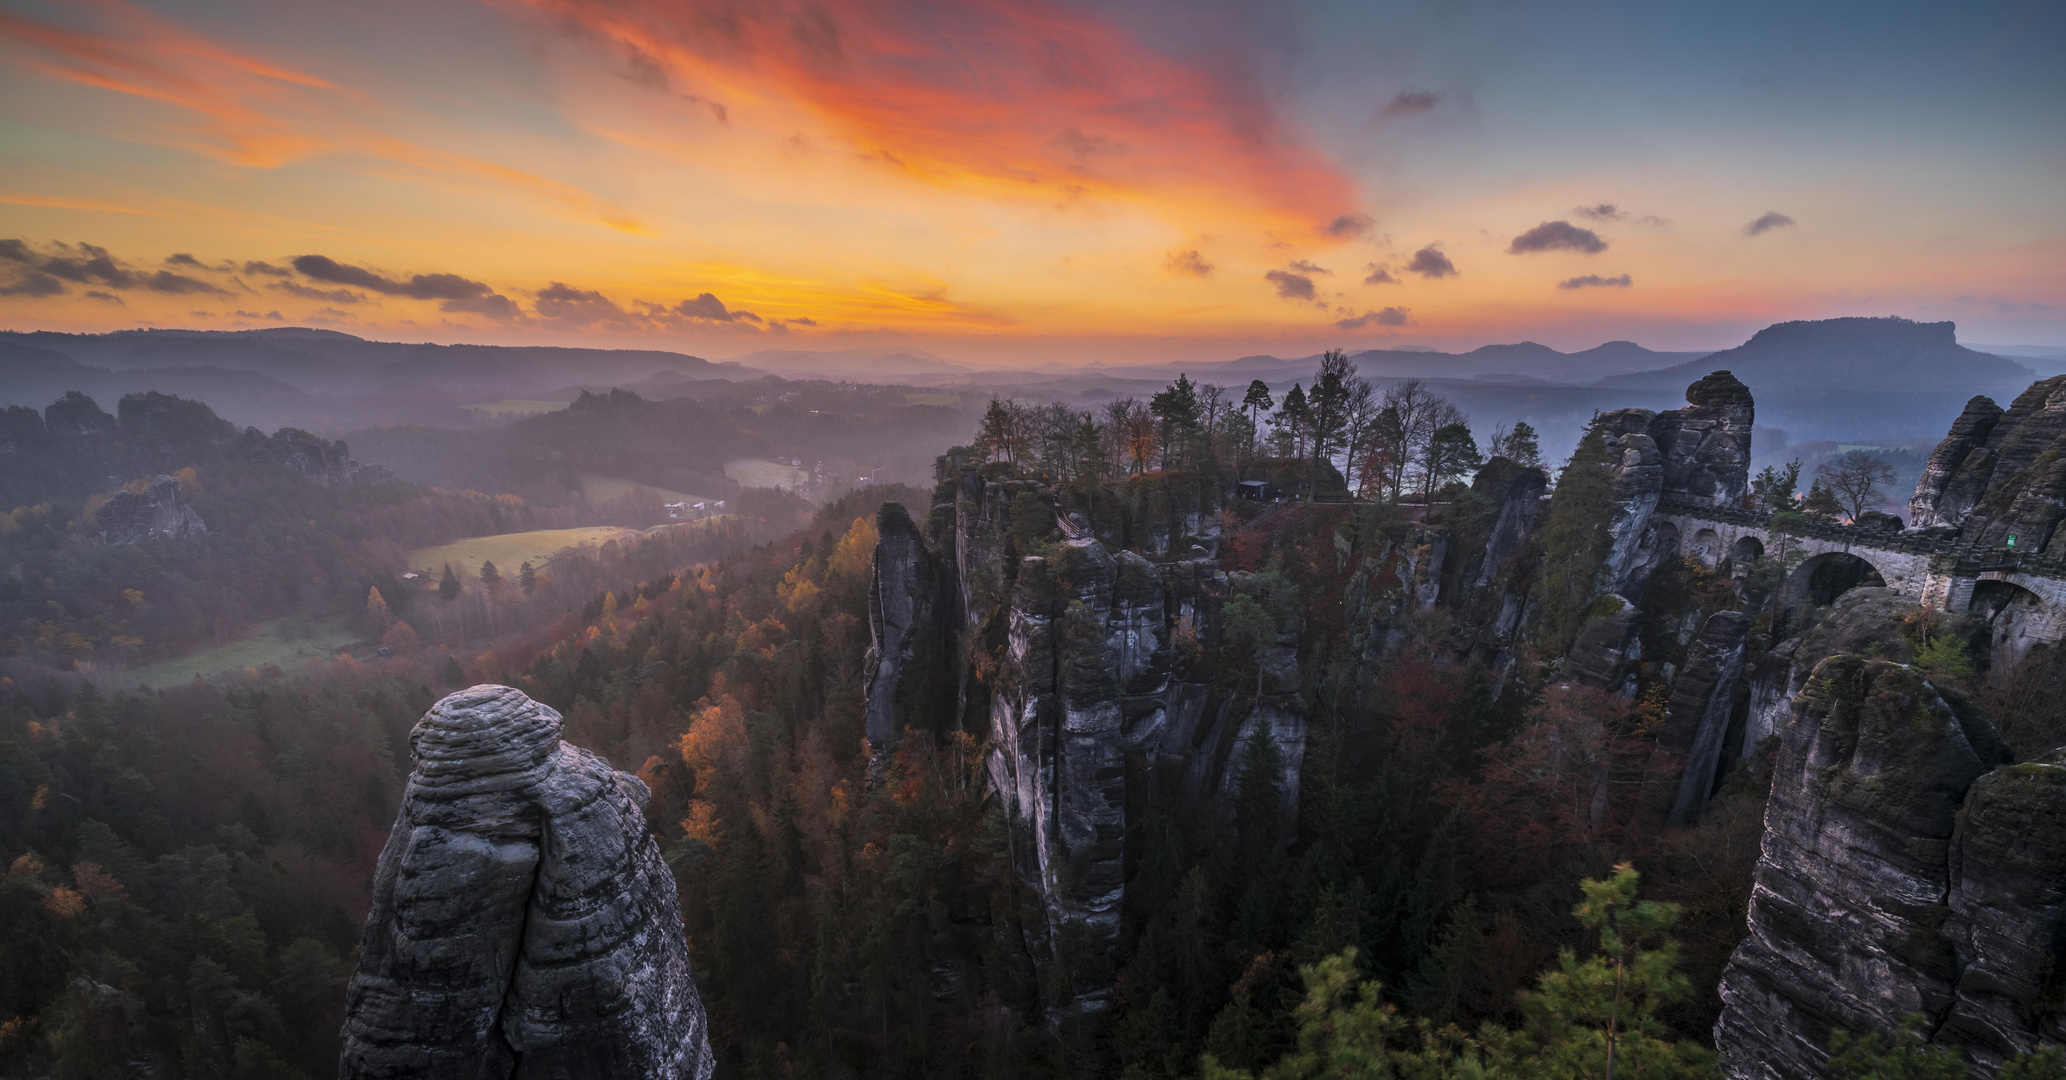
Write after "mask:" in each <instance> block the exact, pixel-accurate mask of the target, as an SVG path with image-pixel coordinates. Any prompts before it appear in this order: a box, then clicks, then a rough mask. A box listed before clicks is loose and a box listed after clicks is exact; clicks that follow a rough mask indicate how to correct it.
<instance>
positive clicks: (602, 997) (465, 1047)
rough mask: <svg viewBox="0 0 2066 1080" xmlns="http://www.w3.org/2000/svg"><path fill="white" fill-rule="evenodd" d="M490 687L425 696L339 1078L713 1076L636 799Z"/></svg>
mask: <svg viewBox="0 0 2066 1080" xmlns="http://www.w3.org/2000/svg"><path fill="white" fill-rule="evenodd" d="M560 728H561V721H560V715H559V714H558V713H557V712H554V711H553V710H551V709H549V708H547V707H545V706H544V705H541V704H539V703H538V702H535V701H532V700H531V699H530V698H528V697H526V696H524V694H523V693H522V692H520V691H517V690H514V689H511V688H509V687H506V686H493V685H482V686H475V687H471V688H469V689H466V690H461V691H459V692H458V693H455V694H451V695H449V696H447V697H446V698H445V699H444V700H442V701H440V702H438V703H437V704H436V705H434V706H432V707H431V710H430V711H429V712H428V713H425V714H424V716H423V719H422V720H420V721H418V722H417V724H416V728H415V730H414V731H412V732H411V733H410V736H409V746H410V749H411V751H412V752H413V753H414V755H415V759H416V769H415V771H414V772H413V773H411V774H410V777H409V785H408V788H407V790H406V792H405V793H404V795H403V800H402V809H401V812H400V814H399V815H397V817H396V820H395V826H394V830H393V832H391V833H390V834H389V835H388V839H387V846H386V848H385V849H383V850H382V851H381V853H380V862H379V866H378V869H377V870H376V872H375V877H374V883H373V906H372V910H371V912H370V913H369V914H368V915H367V917H366V929H365V935H364V938H363V940H362V942H361V944H360V947H359V963H358V971H357V972H356V973H355V974H354V975H353V976H352V980H351V985H350V987H349V989H348V990H347V991H346V995H345V1007H346V1018H345V1026H344V1033H343V1034H344V1054H343V1057H342V1059H341V1060H340V1062H339V1064H338V1076H339V1077H340V1078H341V1080H353V1078H359V1077H400V1076H409V1077H432V1078H450V1080H460V1078H465V1080H478V1078H482V1077H540V1078H544V1077H553V1078H559V1077H598V1078H619V1077H621V1078H624V1080H632V1078H635V1077H636V1078H644V1077H664V1078H669V1080H674V1078H687V1080H708V1078H709V1076H710V1075H711V1071H712V1068H713V1062H712V1058H711V1053H710V1043H709V1039H708V1036H707V1023H706V1020H705V1017H704V1013H703V1004H702V1001H701V999H700V998H699V997H698V995H697V993H696V984H695V981H694V979H693V978H691V976H690V972H689V955H688V944H687V940H686V939H685V937H684V936H683V931H682V921H681V905H680V899H679V897H678V895H677V893H676V890H675V883H674V877H673V875H672V874H671V873H670V872H669V870H668V868H667V864H666V863H665V862H664V861H663V860H662V859H661V857H660V849H659V846H658V845H657V844H656V843H655V842H654V840H653V836H652V834H651V833H650V832H648V831H647V828H646V823H645V819H644V816H643V813H642V808H643V807H644V805H645V802H646V799H647V798H648V792H647V790H646V787H645V785H644V784H643V783H641V782H640V781H639V780H638V778H637V777H634V776H632V775H630V774H628V773H621V772H617V771H616V770H614V769H612V768H610V765H609V763H608V762H606V761H604V760H603V759H601V758H599V757H597V756H596V755H594V754H592V753H589V752H588V751H586V750H582V749H579V748H577V747H574V746H570V745H568V744H567V743H564V742H561V741H560V737H559V736H560Z"/></svg>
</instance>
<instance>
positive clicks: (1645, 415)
mask: <svg viewBox="0 0 2066 1080" xmlns="http://www.w3.org/2000/svg"><path fill="white" fill-rule="evenodd" d="M1656 419H1657V414H1656V413H1653V412H1651V411H1650V410H1648V409H1620V410H1617V411H1615V412H1610V413H1606V414H1603V415H1602V416H1601V417H1600V418H1599V420H1597V421H1596V423H1597V424H1598V425H1599V427H1600V432H1601V434H1602V435H1603V436H1605V438H1606V441H1607V460H1608V462H1609V463H1610V470H1611V473H1612V475H1613V477H1614V508H1613V512H1612V515H1611V516H1610V517H1609V518H1608V521H1607V532H1608V535H1609V537H1610V540H1609V543H1608V548H1607V558H1606V560H1605V561H1604V562H1603V563H1602V564H1601V566H1600V585H1599V591H1601V592H1609V593H1628V592H1631V591H1635V590H1636V589H1637V588H1638V587H1640V586H1641V584H1642V581H1641V578H1642V576H1643V575H1642V574H1640V573H1639V572H1640V571H1642V570H1643V569H1645V568H1644V566H1643V559H1642V557H1641V551H1640V548H1641V547H1642V543H1643V538H1644V536H1645V535H1647V534H1648V532H1649V529H1650V515H1651V514H1653V513H1656V511H1657V500H1658V499H1659V498H1660V497H1662V496H1663V494H1664V455H1663V454H1662V453H1660V452H1659V451H1658V449H1657V440H1656V439H1654V438H1652V437H1651V435H1650V427H1651V424H1652V423H1653V422H1654V421H1656Z"/></svg>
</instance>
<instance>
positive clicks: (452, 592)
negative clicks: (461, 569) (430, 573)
mask: <svg viewBox="0 0 2066 1080" xmlns="http://www.w3.org/2000/svg"><path fill="white" fill-rule="evenodd" d="M438 595H439V596H441V597H443V598H444V599H445V602H446V603H451V602H452V601H454V600H457V599H459V575H458V574H455V573H453V572H452V564H451V563H446V564H445V576H444V577H443V578H440V579H439V580H438Z"/></svg>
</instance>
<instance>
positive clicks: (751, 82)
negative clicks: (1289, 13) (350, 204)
mask: <svg viewBox="0 0 2066 1080" xmlns="http://www.w3.org/2000/svg"><path fill="white" fill-rule="evenodd" d="M520 2H524V3H527V4H528V5H529V6H530V7H533V8H535V9H536V10H538V11H539V12H541V13H542V14H543V15H544V16H546V18H547V21H548V22H549V23H550V24H551V25H553V26H555V27H561V28H570V29H569V33H570V35H571V36H573V37H575V38H577V39H579V40H583V41H590V42H600V43H602V44H603V45H605V46H606V47H608V48H609V49H610V50H612V52H613V54H614V55H622V54H623V53H624V52H625V51H626V50H628V51H630V52H633V53H635V54H637V55H638V56H640V57H642V58H643V60H642V63H649V64H651V65H652V66H654V67H656V68H657V69H659V70H661V71H663V72H664V73H665V74H666V77H667V79H668V82H669V85H680V86H682V87H684V88H685V89H687V90H688V91H690V92H692V93H694V94H696V95H699V96H702V97H706V98H720V99H724V100H728V101H734V102H737V101H744V100H758V101H763V102H770V103H780V104H782V105H786V106H790V107H794V108H798V109H801V110H804V111H805V112H807V113H809V114H811V115H813V116H815V118H816V119H817V121H818V122H820V123H822V124H824V125H825V126H826V127H828V128H830V129H831V130H832V131H833V132H834V133H835V134H836V135H837V136H838V137H842V138H844V139H846V140H847V141H849V142H850V143H851V144H852V145H853V147H854V148H855V149H856V150H857V151H858V152H860V153H861V154H863V155H866V156H872V157H878V158H881V159H885V160H889V159H893V160H894V161H895V162H897V163H898V165H897V167H898V170H899V172H900V173H901V174H903V175H906V176H909V177H912V178H916V179H919V180H922V181H924V182H928V183H934V184H940V185H946V186H951V187H955V188H961V189H975V190H982V191H985V192H987V193H992V194H997V193H1004V192H1019V193H1022V194H1023V195H1025V196H1031V197H1036V198H1039V199H1042V200H1048V201H1051V200H1052V199H1053V198H1054V197H1055V196H1056V195H1057V194H1059V195H1062V196H1063V197H1064V199H1065V200H1073V199H1075V198H1078V197H1081V198H1088V199H1107V200H1117V201H1125V202H1129V203H1133V204H1136V205H1142V206H1145V207H1147V208H1149V209H1151V210H1153V211H1155V212H1158V213H1167V214H1169V215H1170V216H1171V217H1172V218H1176V217H1188V216H1195V215H1196V214H1197V213H1198V212H1200V211H1201V210H1203V209H1205V208H1211V209H1212V210H1213V211H1214V212H1215V213H1216V214H1219V215H1233V216H1248V217H1251V218H1256V219H1264V220H1274V221H1279V222H1285V223H1297V226H1298V227H1299V228H1300V229H1311V228H1312V227H1313V226H1312V224H1311V223H1313V222H1316V221H1318V222H1327V223H1329V224H1328V225H1327V226H1323V229H1325V228H1332V227H1333V225H1334V223H1335V222H1342V223H1343V227H1344V228H1353V227H1354V223H1355V215H1353V214H1348V213H1345V212H1344V211H1343V209H1342V208H1343V207H1345V206H1350V205H1353V204H1354V201H1355V200H1354V185H1353V184H1352V183H1351V182H1350V180H1349V178H1348V175H1347V173H1346V172H1345V170H1344V169H1343V168H1342V167H1341V166H1339V165H1338V164H1337V163H1336V162H1334V161H1332V160H1331V159H1329V158H1328V157H1327V156H1325V155H1324V154H1322V153H1321V152H1320V151H1319V150H1318V149H1316V147H1315V145H1314V144H1313V142H1312V140H1311V139H1310V138H1309V137H1308V135H1307V134H1306V133H1305V131H1304V130H1303V129H1302V128H1300V127H1299V126H1298V125H1297V124H1295V123H1292V122H1290V121H1289V120H1287V119H1286V118H1285V117H1283V116H1282V115H1280V113H1279V111H1278V109H1277V107H1276V105H1275V103H1274V101H1273V98H1272V95H1271V94H1270V93H1269V92H1268V91H1267V89H1266V86H1267V81H1266V80H1265V79H1264V78H1263V77H1262V75H1261V73H1260V71H1258V70H1257V69H1256V68H1255V66H1254V61H1253V60H1252V59H1247V58H1243V57H1242V55H1241V53H1240V52H1239V51H1238V50H1229V51H1228V52H1227V53H1226V54H1225V55H1224V56H1222V57H1218V58H1216V59H1215V61H1214V62H1212V63H1202V62H1192V61H1189V60H1186V59H1182V58H1179V57H1178V56H1176V55H1174V54H1170V53H1165V52H1162V51H1160V50H1158V49H1157V48H1155V47H1153V46H1151V45H1150V44H1148V43H1147V42H1145V41H1143V40H1142V39H1141V38H1139V37H1137V36H1136V35H1134V34H1133V33H1132V32H1130V31H1128V30H1126V29H1124V28H1123V27H1122V26H1121V25H1120V24H1119V23H1117V22H1116V21H1112V20H1108V19H1106V18H1103V17H1100V16H1099V15H1097V14H1095V13H1093V12H1091V11H1088V10H1086V9H1083V8H1081V7H1078V6H1075V5H1071V4H1065V3H1062V2H1060V0H1016V2H1009V3H1007V2H1003V0H983V2H977V3H970V4H960V5H955V6H954V7H952V8H951V9H935V8H932V7H930V6H927V5H924V4H920V3H917V2H915V0H768V2H766V3H758V4H747V5H739V4H732V3H724V2H721V0H520ZM742 112H743V108H742V109H734V110H733V118H734V119H735V120H738V119H739V118H740V114H741V113H742ZM742 122H743V121H742ZM1344 219H1346V220H1344Z"/></svg>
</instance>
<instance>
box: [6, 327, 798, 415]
mask: <svg viewBox="0 0 2066 1080" xmlns="http://www.w3.org/2000/svg"><path fill="white" fill-rule="evenodd" d="M0 342H14V343H17V344H22V345H31V346H36V347H38V348H43V349H48V350H50V351H52V352H56V353H60V354H62V355H64V356H67V357H70V358H71V359H73V360H76V361H78V362H79V363H81V364H86V365H91V366H94V367H101V368H106V369H108V370H111V371H137V370H148V369H152V368H166V367H216V368H224V369H229V370H236V371H254V372H258V373H260V374H263V375H267V376H270V377H272V378H274V379H277V380H279V381H281V382H284V383H287V384H288V385H291V386H294V387H297V388H299V389H302V390H305V391H308V392H311V393H331V394H373V393H379V392H382V391H385V390H393V389H399V388H422V389H437V390H443V391H447V392H452V393H456V394H459V395H460V396H468V395H474V394H479V393H490V394H492V395H493V396H491V397H489V398H486V399H484V400H495V399H496V398H500V397H514V396H521V393H517V392H529V391H532V390H543V389H548V388H551V387H558V386H565V385H567V384H568V383H570V382H575V381H577V380H578V381H584V382H587V381H595V382H602V381H637V380H640V379H645V378H649V377H651V376H653V375H656V374H658V373H660V372H662V371H673V372H676V373H678V374H681V375H685V376H687V377H689V378H708V379H718V378H731V379H738V378H748V377H752V376H755V375H759V374H762V372H758V371H753V370H750V369H748V368H746V367H744V366H742V365H739V364H733V363H715V362H712V361H709V360H705V359H703V358H702V357H699V356H689V355H687V354H686V353H677V352H664V351H661V350H657V349H579V348H562V347H558V346H545V345H435V344H430V343H413V344H412V343H407V342H397V341H368V340H366V339H365V338H360V337H354V336H352V335H350V334H342V333H338V332H336V331H334V330H315V329H310V328H307V327H277V328H271V329H264V330H117V331H115V332H113V333H107V334H59V333H50V332H41V331H39V332H35V333H16V332H0Z"/></svg>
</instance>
